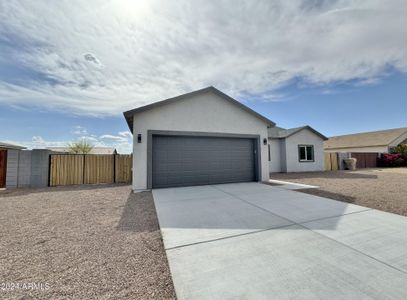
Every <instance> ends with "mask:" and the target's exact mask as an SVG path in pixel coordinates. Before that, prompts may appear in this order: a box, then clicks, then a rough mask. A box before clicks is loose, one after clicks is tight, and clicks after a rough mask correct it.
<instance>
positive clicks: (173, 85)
mask: <svg viewBox="0 0 407 300" xmlns="http://www.w3.org/2000/svg"><path fill="white" fill-rule="evenodd" d="M233 3H234V4H233V5H230V1H227V0H225V1H210V0H209V1H193V2H191V1H183V0H180V1H177V2H171V3H169V2H168V1H159V0H152V1H131V0H117V1H111V0H91V1H54V2H49V1H3V2H1V3H0V128H1V129H0V140H1V141H6V142H7V141H8V142H14V143H18V144H22V145H25V146H27V147H31V148H33V147H46V146H61V145H66V144H67V143H68V142H70V141H73V140H77V139H83V138H86V139H87V140H89V141H90V142H92V143H94V144H95V145H99V146H114V147H117V148H118V149H119V151H121V152H129V151H131V136H130V133H129V130H128V128H127V125H126V123H125V121H124V118H123V117H122V114H121V113H122V112H123V111H125V110H128V109H132V108H135V107H137V106H141V105H145V104H148V103H151V102H154V101H158V100H161V99H164V98H168V97H172V96H176V95H179V94H182V93H186V92H189V91H192V90H196V89H199V88H203V87H206V86H209V85H213V86H215V87H217V88H219V89H221V90H222V91H224V92H225V93H227V94H229V95H231V96H232V97H235V98H236V99H238V100H240V101H242V102H243V103H244V104H246V105H248V106H249V107H251V108H253V109H255V110H256V111H258V112H259V113H261V114H263V115H265V116H267V117H269V118H270V119H272V120H273V121H275V122H277V124H278V125H279V126H282V127H295V126H301V125H304V124H309V125H311V126H313V127H314V128H315V129H317V130H319V131H321V132H322V133H323V134H325V135H327V136H332V135H339V134H346V133H353V132H361V131H368V130H378V129H386V128H395V127H404V126H407V122H406V113H405V112H406V111H407V101H406V97H405V95H406V94H407V93H406V92H407V84H406V83H407V82H406V81H407V51H406V50H407V39H406V38H405V37H406V36H407V26H406V25H407V24H406V19H405V15H406V14H407V3H406V2H405V1H401V0H391V1H389V2H387V1H386V2H384V1H375V0H365V1H363V0H362V1H361V0H359V1H356V0H355V1H353V0H337V1H305V0H304V1H301V0H293V1H277V0H275V1H257V2H255V3H253V1H249V0H247V1H245V0H242V1H239V2H233ZM169 28H170V30H169Z"/></svg>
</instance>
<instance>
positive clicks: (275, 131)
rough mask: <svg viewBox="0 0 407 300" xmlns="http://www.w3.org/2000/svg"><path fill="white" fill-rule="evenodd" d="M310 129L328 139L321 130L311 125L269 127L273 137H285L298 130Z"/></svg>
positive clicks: (269, 132) (270, 134) (269, 134)
mask: <svg viewBox="0 0 407 300" xmlns="http://www.w3.org/2000/svg"><path fill="white" fill-rule="evenodd" d="M304 129H308V130H310V131H312V132H313V133H315V134H316V135H318V136H319V137H321V138H322V139H323V140H327V139H328V138H327V137H326V136H325V135H323V134H322V133H320V132H319V131H316V130H315V129H314V128H312V127H311V126H309V125H305V126H301V127H296V128H290V129H284V128H281V127H277V126H276V127H273V128H269V129H268V136H269V138H272V139H284V138H287V137H289V136H292V135H293V134H296V133H297V132H300V131H301V130H304Z"/></svg>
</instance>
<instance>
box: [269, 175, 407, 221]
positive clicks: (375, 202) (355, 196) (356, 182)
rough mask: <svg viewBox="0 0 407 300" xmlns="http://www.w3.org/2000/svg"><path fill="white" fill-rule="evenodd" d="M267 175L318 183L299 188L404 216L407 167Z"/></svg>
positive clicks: (298, 181)
mask: <svg viewBox="0 0 407 300" xmlns="http://www.w3.org/2000/svg"><path fill="white" fill-rule="evenodd" d="M271 178H272V179H277V180H285V181H292V182H297V183H303V184H310V185H316V186H319V187H320V188H319V189H305V190H299V191H301V192H305V193H309V194H313V195H318V196H322V197H327V198H332V199H335V200H339V201H345V202H350V203H354V204H358V205H362V206H367V207H370V208H375V209H380V210H384V211H387V212H392V213H396V214H400V215H405V216H407V168H394V169H365V170H358V171H332V172H310V173H287V174H282V173H281V174H272V175H271Z"/></svg>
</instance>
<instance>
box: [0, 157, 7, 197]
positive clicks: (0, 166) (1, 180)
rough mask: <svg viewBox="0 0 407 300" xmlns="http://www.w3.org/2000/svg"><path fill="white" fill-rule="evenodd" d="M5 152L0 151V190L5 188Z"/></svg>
mask: <svg viewBox="0 0 407 300" xmlns="http://www.w3.org/2000/svg"><path fill="white" fill-rule="evenodd" d="M6 172H7V150H0V189H1V188H5V187H6Z"/></svg>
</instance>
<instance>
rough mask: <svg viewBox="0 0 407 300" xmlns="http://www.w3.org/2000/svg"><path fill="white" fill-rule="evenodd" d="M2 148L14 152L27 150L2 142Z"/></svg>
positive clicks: (0, 144) (0, 143)
mask: <svg viewBox="0 0 407 300" xmlns="http://www.w3.org/2000/svg"><path fill="white" fill-rule="evenodd" d="M0 148H3V149H4V148H5V149H13V150H22V149H25V147H22V146H18V145H13V144H8V143H3V142H0Z"/></svg>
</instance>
